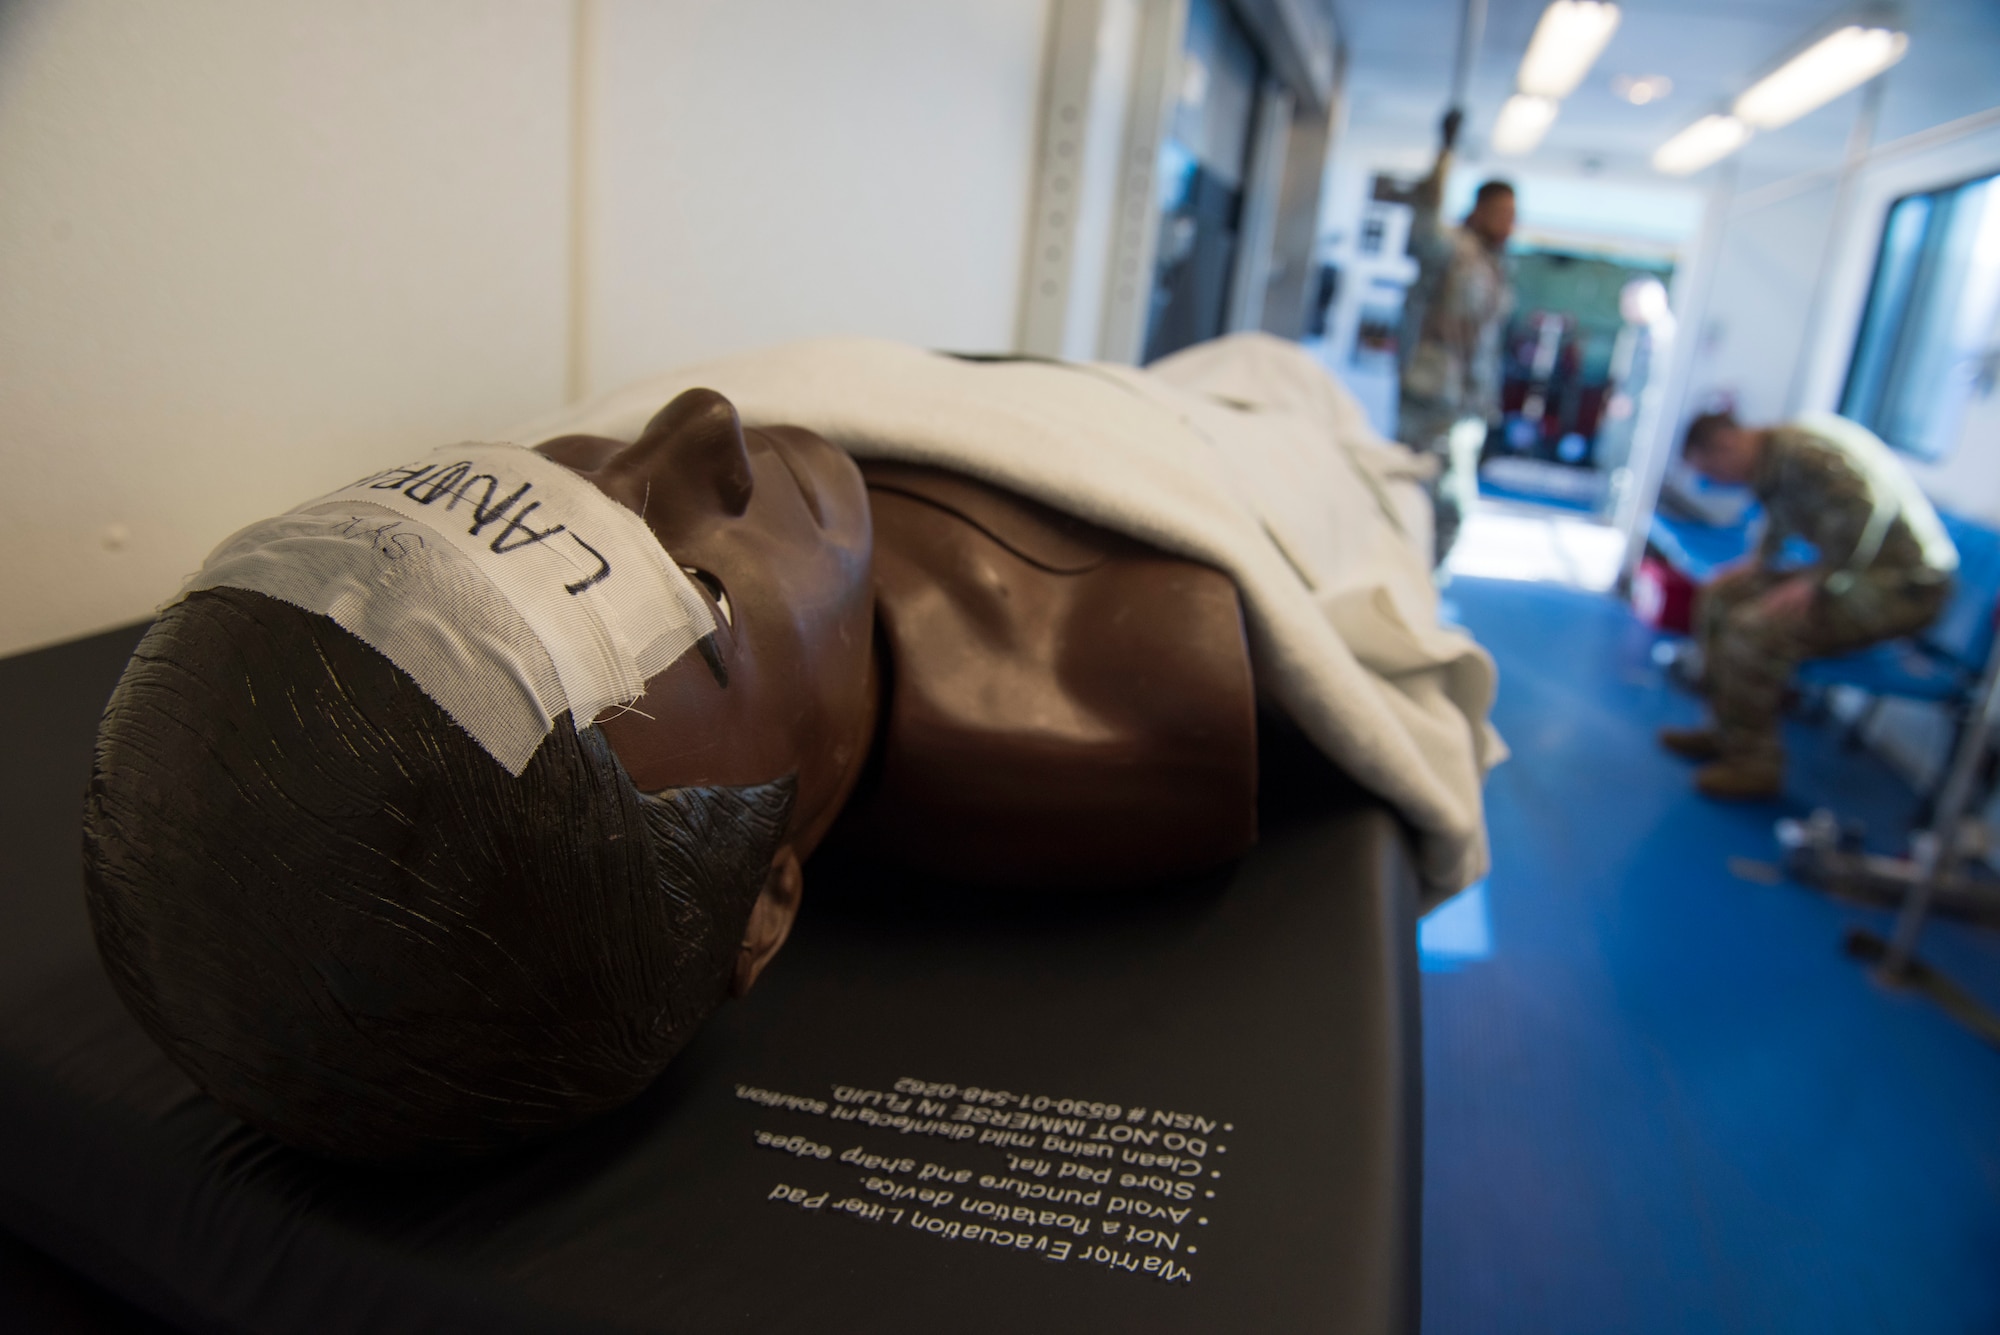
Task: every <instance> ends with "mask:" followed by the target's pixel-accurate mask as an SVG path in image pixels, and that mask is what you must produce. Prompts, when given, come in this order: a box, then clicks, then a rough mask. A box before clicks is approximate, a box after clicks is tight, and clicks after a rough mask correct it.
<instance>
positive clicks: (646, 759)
mask: <svg viewBox="0 0 2000 1335" xmlns="http://www.w3.org/2000/svg"><path fill="white" fill-rule="evenodd" d="M536 448H537V449H538V450H539V451H540V452H541V453H543V454H545V455H548V456H549V457H550V458H552V459H554V460H556V461H557V462H558V463H561V464H565V465H567V466H568V467H570V468H573V469H575V470H577V471H578V472H580V473H581V474H582V475H583V476H584V477H586V478H588V479H590V481H591V482H593V483H594V484H596V486H597V487H598V489H599V490H601V491H602V492H604V494H605V495H607V496H609V497H611V498H612V499H613V500H616V501H618V502H619V503H620V504H621V505H624V506H626V507H627V508H628V509H630V510H633V511H634V512H636V513H637V514H638V515H639V516H640V517H641V518H643V519H645V521H646V523H647V525H648V526H649V527H650V528H651V529H652V530H653V533H654V535H655V536H656V537H658V538H659V540H660V544H661V545H662V546H663V547H665V548H666V549H667V551H668V552H669V553H670V554H671V555H672V557H673V559H674V560H675V561H676V562H677V563H678V564H679V565H680V566H681V567H682V568H684V569H688V570H690V571H691V573H692V576H693V578H694V581H695V583H696V585H697V586H698V587H700V588H701V589H702V590H703V591H704V593H705V594H706V595H707V597H708V598H709V600H710V601H711V603H712V604H713V605H714V608H715V611H716V617H715V621H716V630H715V635H714V638H713V641H712V643H713V647H714V650H715V652H714V654H713V655H709V654H706V653H703V652H701V651H699V650H689V651H688V652H687V653H685V654H683V655H682V656H681V657H680V658H679V659H677V660H676V661H675V662H674V663H673V664H672V665H671V666H670V667H668V668H667V669H666V670H665V671H664V672H662V673H660V674H659V675H658V676H656V677H654V678H653V679H652V680H651V681H650V682H648V683H647V686H646V693H645V695H644V696H642V697H641V698H640V699H639V700H637V701H635V702H634V703H633V705H632V706H631V708H630V709H629V710H627V711H625V712H623V713H619V714H617V715H616V716H615V717H610V718H607V719H604V720H602V721H601V726H602V728H603V731H604V735H605V737H606V739H607V740H608V741H609V742H610V743H611V746H612V749H613V750H614V751H616V752H617V754H618V759H619V760H620V762H622V763H623V764H624V766H625V768H626V770H627V771H628V772H629V773H630V774H631V776H632V781H633V783H634V784H636V785H637V786H638V787H639V788H640V789H641V790H643V791H647V792H657V791H659V790H660V789H663V788H681V787H690V786H697V785H710V784H723V785H741V784H750V783H764V782H769V781H771V780H774V779H779V778H782V777H784V776H786V775H788V774H791V775H796V776H797V780H798V789H797V796H796V799H795V803H794V807H793V812H792V819H791V826H790V830H789V833H788V835H787V848H788V850H789V851H790V853H791V854H792V855H794V857H795V858H803V857H805V856H806V854H808V853H810V852H811V851H812V848H813V847H814V846H815V845H816V844H817V843H818V842H819V840H820V837H821V836H822V835H824V834H825V832H826V829H827V827H828V826H829V825H831V824H832V822H833V818H834V817H835V816H836V815H837V814H838V813H839V810H840V806H841V804H842V803H843V802H844V801H845V800H846V798H847V794H848V791H849V790H850V789H851V788H852V787H853V784H854V781H855V779H856V777H857V776H858V775H859V773H860V770H861V763H862V761H863V760H864V759H865V755H866V751H867V747H868V742H869V739H870V738H871V736H872V735H873V731H874V721H875V720H874V714H875V695H876V691H875V662H874V638H873V620H874V602H873V595H872V584H871V581H870V557H871V553H872V548H873V531H872V528H871V526H870V523H869V511H868V496H867V491H866V489H865V488H864V486H863V484H862V480H861V472H860V470H859V469H857V468H856V467H855V466H854V462H853V460H851V459H849V458H848V457H847V456H846V455H845V454H843V453H842V452H841V451H840V450H838V449H836V448H835V447H834V446H832V445H830V444H828V443H827V442H826V441H824V440H822V439H820V438H819V437H818V436H815V435H813V434H812V433H811V432H808V431H803V430H800V429H798V428H796V427H774V428H770V429H768V430H752V431H747V432H746V431H744V430H743V429H742V427H741V426H740V425H739V423H738V421H737V417H736V410H735V409H734V408H733V407H732V406H731V405H730V403H729V401H728V400H727V399H725V398H723V397H722V396H721V395H720V394H717V393H715V392H713V391H711V390H691V391H689V392H688V393H686V394H683V395H681V396H680V397H679V398H677V399H675V400H674V401H673V402H672V403H670V404H668V405H667V406H666V408H664V409H663V410H661V412H660V414H659V415H658V416H657V417H655V418H654V419H653V420H652V422H651V423H649V424H648V425H647V427H646V430H645V432H644V433H643V434H642V435H641V436H640V437H639V439H638V440H637V441H635V442H633V443H632V444H630V445H626V444H623V443H621V442H618V441H612V440H605V439H602V438H600V437H593V436H565V437H561V438H559V439H556V440H552V441H548V442H545V443H544V444H542V445H539V446H537V447H536ZM792 866H793V871H792V875H793V876H794V877H795V876H796V861H794V862H793V864H792Z"/></svg>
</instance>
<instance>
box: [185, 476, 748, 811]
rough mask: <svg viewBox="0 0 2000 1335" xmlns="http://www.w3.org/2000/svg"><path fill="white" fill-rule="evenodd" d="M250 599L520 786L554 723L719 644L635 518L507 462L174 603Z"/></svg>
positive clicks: (351, 489)
mask: <svg viewBox="0 0 2000 1335" xmlns="http://www.w3.org/2000/svg"><path fill="white" fill-rule="evenodd" d="M221 585H228V586H231V587H236V588H245V589H251V590H254V591H256V592H260V593H265V594H269V595H270V596H272V597H275V598H281V599H283V600H285V601H286V602H290V603H293V604H295V605H297V606H300V607H304V608H306V609H307V610H309V611H314V612H319V613H322V614H323V615H326V616H328V617H330V618H331V619H332V620H333V621H334V622H335V623H337V624H338V625H340V626H341V627H343V628H344V629H346V630H348V631H349V632H351V633H352V634H354V635H355V636H357V637H358V638H360V639H361V640H363V641H364V642H366V643H367V644H369V645H371V646H373V647H374V648H375V649H376V650H378V651H379V652H381V653H382V654H383V655H384V656H385V657H387V658H388V659H389V660H390V661H391V662H393V663H395V664H396V666H398V667H400V668H402V669H403V670H404V671H405V672H407V673H409V674H410V676H411V677H412V678H413V679H414V680H415V681H416V683H417V684H418V685H419V686H420V687H422V688H423V689H424V691H425V693H426V694H428V695H429V696H430V697H431V698H432V699H433V700H435V701H437V703H438V704H439V705H440V706H441V707H442V708H443V709H444V710H445V712H446V713H448V714H450V715H451V717H452V718H453V719H454V720H456V721H457V722H458V724H459V725H460V726H461V727H463V728H464V729H465V730H466V731H467V732H468V733H470V734H471V735H472V736H473V737H474V738H475V739H477V740H478V741H479V743H480V745H482V746H484V747H485V748H486V750H487V751H488V752H489V753H491V754H492V756H493V757H494V759H496V760H498V761H499V762H500V763H501V764H502V765H504V766H506V768H507V769H508V770H509V772H511V773H514V774H519V773H520V772H521V771H522V770H523V769H525V768H526V767H527V763H528V761H529V759H530V758H531V757H532V756H533V755H534V753H535V749H536V748H537V747H538V746H540V745H541V742H542V739H543V738H544V737H546V736H547V735H548V731H549V728H550V726H551V724H552V721H553V720H554V718H555V717H556V716H557V715H559V714H561V713H562V712H563V711H564V710H568V711H569V714H570V717H571V721H572V722H573V724H574V725H575V726H576V727H578V728H583V727H585V726H588V725H589V723H590V722H591V721H592V720H593V719H595V718H596V717H597V716H598V715H599V714H600V713H602V712H603V711H604V710H606V709H609V708H611V707H613V706H615V705H622V704H629V703H631V702H632V701H633V700H636V699H638V698H639V696H640V694H641V693H643V691H644V690H645V684H646V681H647V680H648V679H649V678H651V677H652V676H653V675H654V674H656V673H658V672H660V671H662V670H664V669H665V668H666V667H667V666H668V665H669V664H670V663H672V662H673V661H674V660H675V659H677V658H679V657H680V656H681V655H682V654H683V653H685V652H686V651H687V650H688V649H689V648H690V647H691V646H692V645H694V644H695V642H696V641H698V640H700V639H701V637H702V636H704V635H706V634H708V633H709V632H710V631H712V630H713V629H714V628H715V622H714V618H713V616H712V614H711V613H710V611H709V606H708V603H707V602H706V601H705V600H704V599H703V598H702V596H701V594H700V593H699V592H697V591H696V589H695V587H694V585H693V583H692V582H691V581H690V580H689V579H688V577H687V576H686V575H685V574H684V573H683V572H682V571H681V569H680V567H679V566H677V565H676V564H674V561H673V559H672V557H671V556H669V555H668V554H667V552H666V551H665V550H664V549H663V548H662V547H661V546H660V544H659V542H658V540H657V539H655V538H654V537H653V534H652V531H651V530H650V529H648V528H647V527H646V525H645V522H644V521H643V520H641V519H640V518H639V516H637V515H635V514H633V513H632V512H631V511H630V510H627V509H626V508H625V507H624V506H622V505H619V504H618V503H617V502H615V501H613V500H611V499H610V498H608V497H606V496H605V495H604V494H603V493H602V492H600V491H599V490H598V489H597V488H596V487H594V486H592V485H591V484H590V483H589V482H587V481H585V480H584V479H583V478H581V477H579V476H578V475H576V474H575V473H572V472H570V471H569V470H568V469H566V468H564V467H562V466H561V465H560V464H557V463H554V462H553V461H551V460H549V459H546V458H543V457H542V456H541V455H539V454H536V453H535V452H534V451H532V450H526V449H522V448H520V447H519V446H514V445H457V446H452V447H451V448H449V449H444V450H439V451H437V452H436V453H435V454H433V455H431V456H429V457H428V458H426V459H423V460H420V461H418V462H416V463H413V464H407V465H404V466H401V467H398V468H392V469H386V470H384V471H383V472H380V473H376V474H373V475H372V476H369V477H366V478H363V479H361V480H360V481H359V482H356V483H353V484H352V485H350V486H346V487H342V488H340V489H339V490H338V491H334V492H331V493H329V494H327V495H325V496H322V497H320V498H319V499H318V500H315V501H309V502H307V503H306V504H305V505H302V506H300V507H298V508H297V509H296V510H293V511H292V512H291V513H289V514H286V515H280V516H277V517H276V518H273V519H267V520H263V521H261V522H259V523H257V524H252V525H251V526H250V527H249V528H246V529H244V530H243V531H242V532H240V533H237V534H236V535H234V536H233V537H231V538H230V539H228V540H227V541H226V542H224V543H223V544H222V545H221V546H220V547H218V548H216V550H215V551H214V553H212V554H211V555H210V557H209V559H208V561H207V562H206V563H204V565H203V566H202V569H201V571H200V573H198V574H197V575H195V576H194V578H193V579H191V580H189V581H188V583H187V585H186V586H185V587H184V588H183V589H182V590H181V592H180V594H179V595H177V599H178V598H180V597H185V596H186V595H187V594H189V593H192V592H195V591H196V590H198V589H207V588H215V587H217V586H221Z"/></svg>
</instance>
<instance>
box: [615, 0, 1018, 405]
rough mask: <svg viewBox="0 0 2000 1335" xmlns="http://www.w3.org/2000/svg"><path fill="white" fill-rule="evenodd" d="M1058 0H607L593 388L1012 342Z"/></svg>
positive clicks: (995, 346) (997, 346) (1001, 345)
mask: <svg viewBox="0 0 2000 1335" xmlns="http://www.w3.org/2000/svg"><path fill="white" fill-rule="evenodd" d="M1047 7H1048V6H1047V3H1046V0H949V2H948V3H947V2H942V0H930V2H929V3H926V0H841V2H840V3H837V4H834V3H813V2H811V0H675V2H674V3H671V4H662V3H659V2H658V0H601V8H600V10H599V17H598V22H597V23H596V24H595V28H596V35H597V41H596V43H595V46H596V49H595V51H593V52H592V53H591V58H592V63H593V66H594V68H595V70H596V71H597V88H598V90H599V91H598V95H597V96H596V97H595V98H594V99H593V103H592V109H591V116H592V119H593V120H594V122H595V123H596V126H597V127H598V135H599V138H598V144H599V156H598V158H597V160H596V162H595V163H594V164H593V170H592V177H593V180H594V195H595V197H596V199H597V201H598V204H597V207H596V208H595V209H594V210H593V216H594V218H595V225H594V228H593V234H592V237H591V249H590V258H589V263H590V267H591V271H592V273H593V275H594V283H593V288H594V296H593V300H592V310H593V316H592V320H591V324H590V333H589V339H590V344H589V346H590V357H589V364H590V367H591V375H590V381H591V383H590V384H589V385H588V386H587V387H586V388H587V389H588V390H603V389H609V388H613V387H615V386H617V385H619V384H622V383H624V382H626V381H629V380H632V379H636V378H637V377H639V376H641V375H645V374H648V373H650V372H653V371H657V370H660V369H662V368H664V367H668V366H673V365H676V364H679V363H682V362H686V361H690V360H693V359H695V358H699V357H706V356H711V355H715V354H717V353H721V352H728V351H733V350H736V349H739V348H743V347H748V346H752V345H755V344H759V343H766V342H771V341H774V340H777V339H784V338H796V337H803V336H807V335H813V334H826V333H842V332H851V333H866V334H880V335H885V336H893V337H897V338H902V339H908V340H910V341H912V342H916V343H923V344H928V345H931V346H937V347H950V348H963V349H968V350H998V349H1006V348H1009V347H1011V346H1012V345H1013V340H1014V321H1015V310H1016V303H1017V301H1018V297H1019V288H1020V282H1021V278H1020V275H1021V264H1022V260H1023V250H1024V247H1025V246H1026V244H1027V225H1028V210H1029V208H1030V200H1029V183H1030V177H1031V174H1032V171H1033V155H1034V147H1035V143H1034V141H1035V128H1036V114H1037V110H1038V100H1039V97H1040V91H1041V82H1040V76H1041V60H1042V48H1043V26H1044V24H1045V22H1046V17H1047V16H1046V11H1047Z"/></svg>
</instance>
